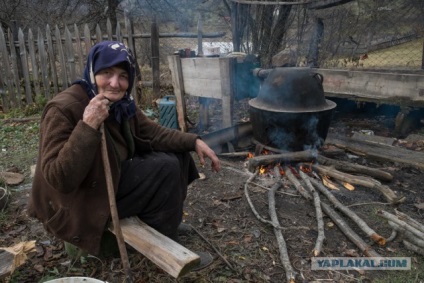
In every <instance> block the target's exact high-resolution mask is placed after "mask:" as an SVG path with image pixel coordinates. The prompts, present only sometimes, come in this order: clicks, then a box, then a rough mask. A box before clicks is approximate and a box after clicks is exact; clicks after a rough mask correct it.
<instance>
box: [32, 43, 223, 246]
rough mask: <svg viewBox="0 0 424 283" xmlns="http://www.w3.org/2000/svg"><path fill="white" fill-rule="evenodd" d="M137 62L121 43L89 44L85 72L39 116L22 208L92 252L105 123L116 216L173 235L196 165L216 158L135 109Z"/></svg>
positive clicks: (101, 210) (101, 213)
mask: <svg viewBox="0 0 424 283" xmlns="http://www.w3.org/2000/svg"><path fill="white" fill-rule="evenodd" d="M134 66H135V62H134V58H133V56H132V54H131V52H130V50H129V49H128V48H126V47H125V45H124V44H122V43H120V42H114V41H105V42H101V43H99V44H97V45H95V46H94V47H93V48H92V49H91V51H90V54H89V55H88V60H87V65H86V67H85V71H84V77H83V79H81V80H78V81H76V82H75V83H74V84H73V85H72V86H71V87H69V88H68V89H66V90H64V91H63V92H61V93H59V94H57V95H56V96H55V97H54V98H53V99H52V100H50V101H49V102H48V104H47V106H46V107H45V109H44V112H43V114H42V118H41V127H40V144H39V156H38V161H37V167H36V172H35V176H34V180H33V187H32V191H31V196H30V202H29V207H28V212H29V214H30V215H31V216H33V217H36V218H38V219H39V220H40V221H41V222H42V223H43V224H44V227H45V228H46V230H47V231H49V232H51V233H52V234H54V235H55V236H57V237H58V238H60V239H63V240H64V241H66V242H69V243H71V244H74V245H75V246H77V247H79V248H81V249H82V250H85V251H87V252H89V253H91V254H98V253H99V249H100V242H101V237H102V234H103V233H104V231H105V229H106V226H107V224H108V222H109V219H110V207H109V202H108V193H107V189H106V176H105V174H104V168H103V163H102V158H101V149H100V147H101V136H102V133H101V132H100V126H101V124H102V123H104V129H105V134H106V142H107V148H108V156H109V160H110V167H111V172H112V180H113V185H114V189H115V194H116V204H117V209H118V214H119V217H120V218H125V217H129V216H138V217H139V218H140V219H142V220H143V221H144V222H146V223H147V224H149V225H150V226H152V227H153V228H155V229H157V230H158V231H160V232H161V233H163V234H165V235H167V236H169V237H171V238H174V239H175V238H176V236H177V227H178V226H179V224H180V223H181V220H182V214H183V202H184V199H185V197H186V191H187V186H188V184H190V182H192V181H193V180H195V179H196V178H198V172H197V169H196V167H195V164H194V161H193V159H192V157H191V154H190V151H195V152H196V153H197V155H198V157H199V161H200V163H201V164H204V163H205V158H206V157H207V158H209V159H211V166H212V169H213V170H215V171H218V170H219V169H220V163H219V160H218V158H217V156H216V155H215V153H214V152H213V150H212V149H210V148H209V146H207V145H206V143H205V142H203V141H202V140H201V139H199V137H198V136H197V135H195V134H191V133H183V132H180V131H177V130H173V129H169V128H166V127H162V126H161V125H159V124H157V123H155V122H153V121H151V120H150V119H149V118H147V117H146V116H145V115H144V114H143V113H142V111H140V109H138V108H137V107H136V105H135V103H134V101H133V99H132V98H131V95H130V92H131V89H132V87H133V84H134V78H135V68H134Z"/></svg>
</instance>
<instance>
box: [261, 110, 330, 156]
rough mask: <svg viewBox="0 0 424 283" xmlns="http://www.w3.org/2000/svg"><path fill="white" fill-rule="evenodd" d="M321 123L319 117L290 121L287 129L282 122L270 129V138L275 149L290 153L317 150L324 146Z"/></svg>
mask: <svg viewBox="0 0 424 283" xmlns="http://www.w3.org/2000/svg"><path fill="white" fill-rule="evenodd" d="M303 115H305V114H303ZM300 116H302V114H299V115H298V118H299V117H300ZM319 122H320V120H319V118H318V117H317V115H312V116H308V117H307V118H303V119H302V118H299V119H288V120H287V121H285V124H286V125H287V126H286V127H282V126H281V125H282V124H281V121H280V122H279V125H275V126H273V127H270V128H268V131H267V134H268V138H269V140H270V142H271V143H272V144H273V145H274V146H275V147H277V148H280V149H284V150H288V151H300V150H317V149H319V148H320V147H321V146H322V145H323V144H324V138H323V134H322V132H321V130H320V127H321V125H320V123H319Z"/></svg>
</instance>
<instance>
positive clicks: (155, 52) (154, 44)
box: [150, 17, 160, 99]
mask: <svg viewBox="0 0 424 283" xmlns="http://www.w3.org/2000/svg"><path fill="white" fill-rule="evenodd" d="M150 44H151V49H152V72H153V98H154V99H157V98H159V97H160V82H159V79H160V70H159V32H158V26H157V22H156V17H154V19H153V22H152V27H151V37H150Z"/></svg>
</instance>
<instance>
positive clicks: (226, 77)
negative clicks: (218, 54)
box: [219, 58, 235, 128]
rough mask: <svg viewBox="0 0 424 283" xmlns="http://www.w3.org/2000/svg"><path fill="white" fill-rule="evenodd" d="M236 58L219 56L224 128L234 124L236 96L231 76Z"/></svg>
mask: <svg viewBox="0 0 424 283" xmlns="http://www.w3.org/2000/svg"><path fill="white" fill-rule="evenodd" d="M233 60H235V59H234V58H231V59H228V58H219V69H220V74H221V90H222V115H223V116H222V126H223V127H224V128H228V127H231V126H232V125H233V121H232V119H233V104H234V96H233V93H232V89H233V87H232V83H233V82H232V81H233V80H231V76H232V73H233V67H234V64H232V63H233Z"/></svg>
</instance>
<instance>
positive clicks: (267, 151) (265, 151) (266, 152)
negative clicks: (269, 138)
mask: <svg viewBox="0 0 424 283" xmlns="http://www.w3.org/2000/svg"><path fill="white" fill-rule="evenodd" d="M261 154H263V155H268V154H270V151H269V150H266V149H264V150H262V152H261Z"/></svg>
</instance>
